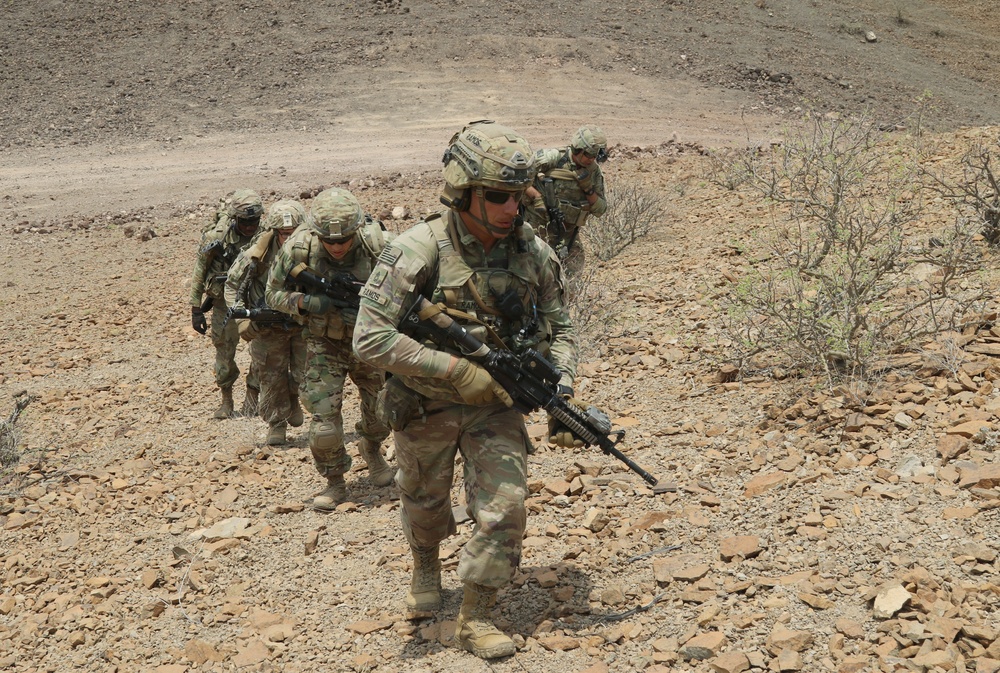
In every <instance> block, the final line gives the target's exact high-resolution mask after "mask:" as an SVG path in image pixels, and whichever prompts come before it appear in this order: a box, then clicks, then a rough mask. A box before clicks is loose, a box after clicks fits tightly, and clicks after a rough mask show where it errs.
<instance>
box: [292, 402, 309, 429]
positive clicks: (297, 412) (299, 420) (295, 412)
mask: <svg viewBox="0 0 1000 673" xmlns="http://www.w3.org/2000/svg"><path fill="white" fill-rule="evenodd" d="M291 402H292V413H291V414H289V415H288V424H289V425H290V426H292V427H293V428H297V427H299V426H301V425H302V424H303V423H305V422H306V417H305V416H304V415H303V414H302V405H301V404H299V396H298V395H292V399H291Z"/></svg>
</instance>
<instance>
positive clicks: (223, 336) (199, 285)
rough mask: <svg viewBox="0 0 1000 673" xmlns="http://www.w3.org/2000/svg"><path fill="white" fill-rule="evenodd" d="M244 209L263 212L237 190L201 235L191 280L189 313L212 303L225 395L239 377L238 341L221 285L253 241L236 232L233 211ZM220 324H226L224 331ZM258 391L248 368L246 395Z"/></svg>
mask: <svg viewBox="0 0 1000 673" xmlns="http://www.w3.org/2000/svg"><path fill="white" fill-rule="evenodd" d="M244 207H246V208H250V209H256V208H260V209H261V210H262V207H261V205H260V197H259V196H257V194H256V193H255V192H252V191H251V190H249V189H240V190H237V191H236V192H234V193H233V197H232V201H231V202H230V204H229V206H228V208H227V209H226V210H225V212H223V213H221V216H220V217H218V219H217V221H216V222H215V224H212V225H210V226H209V227H208V228H207V229H206V230H205V232H204V233H203V234H202V237H201V243H200V244H199V246H198V257H197V260H196V261H195V265H194V272H193V274H192V277H191V307H192V309H194V310H200V307H201V303H202V295H203V294H204V295H208V296H209V297H211V298H212V299H213V300H214V301H213V305H212V344H213V345H214V346H215V382H216V384H217V385H218V386H219V388H221V389H222V390H223V391H224V394H225V393H226V392H227V391H230V390H231V389H232V386H233V384H234V383H235V382H236V379H238V378H239V376H240V370H239V367H237V365H236V346H237V344H239V341H240V337H239V332H238V331H237V327H236V324H235V323H226V311H227V309H228V307H227V305H226V299H225V295H224V283H225V279H226V276H227V274H228V272H229V267H230V265H231V264H232V263H233V261H234V260H235V259H236V256H237V255H238V254H239V252H240V251H241V250H243V248H245V247H247V246H248V245H249V244H250V241H251V240H252V239H253V234H251V235H249V236H244V235H242V234H241V233H240V232H239V231H238V230H237V228H236V217H235V212H236V209H239V208H244ZM223 324H226V327H225V328H224V329H223V327H222V326H223ZM258 389H259V385H258V383H257V376H256V373H255V372H254V370H253V367H252V366H251V368H250V371H249V372H247V392H248V395H250V394H251V391H253V393H256V391H257V390H258ZM230 394H231V393H230Z"/></svg>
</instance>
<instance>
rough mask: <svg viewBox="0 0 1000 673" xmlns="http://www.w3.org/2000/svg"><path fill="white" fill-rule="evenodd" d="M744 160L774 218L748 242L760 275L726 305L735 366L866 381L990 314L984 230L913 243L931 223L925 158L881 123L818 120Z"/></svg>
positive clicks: (964, 227)
mask: <svg viewBox="0 0 1000 673" xmlns="http://www.w3.org/2000/svg"><path fill="white" fill-rule="evenodd" d="M737 161H739V162H740V163H741V164H742V166H741V167H740V170H742V171H745V173H746V174H747V175H748V176H749V178H748V181H747V183H746V188H747V189H749V190H751V191H753V192H756V194H757V195H758V196H759V197H760V198H762V199H764V200H765V201H766V202H767V203H768V204H769V205H770V206H771V212H772V216H773V218H774V222H773V225H772V226H771V227H769V228H767V229H766V230H765V231H763V232H762V233H761V234H759V235H758V236H757V237H756V239H755V240H754V241H752V242H751V243H749V244H748V248H749V255H750V256H751V258H754V260H755V261H754V264H753V268H752V269H751V271H750V272H749V273H748V274H747V275H746V276H745V277H744V278H743V279H742V281H741V282H740V283H738V284H737V286H736V287H735V288H734V289H733V291H732V293H731V295H730V297H729V299H728V307H727V308H728V315H727V320H726V336H727V338H728V340H729V341H730V342H731V344H730V346H731V348H730V352H731V354H732V357H733V359H734V360H736V361H737V364H739V365H741V366H743V365H745V364H746V362H747V361H749V360H750V359H752V358H755V357H756V358H757V360H758V361H759V360H760V357H757V356H762V355H767V356H768V357H774V356H778V355H780V356H781V357H780V361H781V363H782V364H785V365H792V366H796V367H803V368H805V369H807V370H809V371H814V372H822V373H824V374H826V376H827V377H828V378H829V380H830V381H831V382H832V381H834V380H841V379H852V378H853V379H863V378H867V377H870V376H871V375H872V371H873V368H875V367H876V366H877V365H878V363H879V362H880V361H881V360H882V359H883V358H884V357H885V356H886V355H887V354H889V353H894V352H898V351H899V350H901V349H903V348H905V347H906V346H907V345H908V344H910V343H911V342H912V341H913V340H915V339H918V338H921V337H925V336H928V335H931V334H936V333H938V332H940V331H942V330H946V329H955V328H957V327H960V326H961V323H962V321H963V320H964V319H965V317H966V316H967V315H968V314H970V312H972V311H975V310H978V309H979V308H980V304H981V300H982V299H983V298H984V294H985V293H984V289H983V287H982V284H981V283H979V282H977V280H976V278H975V276H976V274H977V273H978V270H979V264H980V255H979V250H978V248H977V246H976V245H975V244H974V240H973V234H974V231H973V230H972V228H970V226H969V225H968V222H967V221H964V220H963V221H959V222H957V223H956V224H955V225H954V226H953V227H952V228H951V230H949V231H948V232H945V233H942V234H941V235H940V236H939V237H937V238H933V239H931V240H930V241H927V242H919V241H914V240H910V239H909V238H908V237H907V234H906V232H907V230H908V228H909V227H910V225H912V224H913V223H914V222H916V221H917V220H918V219H919V218H920V214H921V190H920V185H919V182H918V180H917V176H918V172H919V171H918V167H917V165H918V164H917V160H916V153H915V151H913V150H912V148H910V147H908V146H907V145H906V144H904V143H887V142H886V138H885V136H884V134H882V133H881V132H879V131H878V129H877V128H876V127H875V125H874V124H873V123H872V122H871V120H868V119H861V120H849V121H840V120H827V119H813V120H811V123H810V125H809V126H808V128H807V129H806V130H805V131H803V132H800V133H797V134H792V135H790V136H789V138H788V140H787V141H786V143H785V144H784V145H782V146H780V147H776V148H772V149H771V151H770V152H765V153H758V152H745V153H743V154H742V155H741V156H740V157H739V158H738V159H737Z"/></svg>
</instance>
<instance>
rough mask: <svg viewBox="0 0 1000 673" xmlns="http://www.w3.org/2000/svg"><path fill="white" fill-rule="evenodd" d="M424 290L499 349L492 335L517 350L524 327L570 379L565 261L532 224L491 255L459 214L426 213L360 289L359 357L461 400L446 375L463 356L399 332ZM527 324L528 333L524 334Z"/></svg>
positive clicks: (573, 347) (437, 395)
mask: <svg viewBox="0 0 1000 673" xmlns="http://www.w3.org/2000/svg"><path fill="white" fill-rule="evenodd" d="M418 295H423V296H425V297H427V298H428V299H430V300H431V301H432V302H434V303H444V304H445V305H447V306H448V308H449V309H454V310H455V311H456V312H455V313H452V315H453V317H455V319H456V320H457V321H458V322H459V323H461V324H463V326H465V327H466V329H468V330H469V332H470V333H472V334H474V335H475V336H477V338H479V339H480V340H482V341H484V342H485V343H487V344H490V345H491V346H494V347H496V346H497V344H496V343H495V342H494V341H493V338H492V337H491V335H490V332H492V334H494V335H496V336H497V337H499V338H500V339H501V340H502V341H503V342H504V344H506V345H507V346H509V347H514V348H518V347H519V346H520V345H521V344H519V343H518V341H519V335H520V333H522V332H523V331H527V332H528V334H527V339H526V343H524V345H527V346H532V347H535V348H536V349H537V350H539V351H540V352H542V353H543V354H546V355H547V356H548V357H549V359H550V360H551V361H552V363H553V364H554V365H555V366H556V367H558V368H559V370H560V371H562V372H563V373H564V375H565V376H564V383H565V384H566V385H571V384H572V380H573V378H574V377H575V376H576V364H577V359H578V357H579V347H578V345H577V340H576V332H575V330H574V329H573V325H572V322H571V321H570V317H569V312H568V310H567V308H566V304H565V292H564V287H563V280H562V267H561V265H560V263H559V260H558V259H557V258H556V255H555V253H554V252H553V251H552V249H551V248H550V247H549V246H548V245H547V244H546V243H545V242H544V241H542V240H541V239H540V238H537V237H536V236H535V235H534V233H533V232H532V230H531V227H530V226H528V225H522V226H521V227H520V229H519V230H517V231H516V232H515V233H513V234H511V235H510V236H509V237H507V238H505V239H503V240H501V241H498V242H497V244H496V245H495V246H494V247H493V249H492V250H491V251H490V252H489V253H488V254H487V253H486V251H485V249H484V247H483V245H482V243H480V242H479V240H478V239H476V238H475V237H474V236H473V235H472V234H471V233H469V231H468V230H467V229H466V227H465V225H464V224H463V223H462V221H461V218H460V217H458V215H456V214H455V213H454V212H452V211H445V212H444V213H442V214H438V215H435V216H432V217H429V218H427V219H426V220H424V221H423V222H420V223H418V224H417V225H416V226H414V227H413V228H411V229H410V230H408V231H407V232H406V233H404V234H402V235H400V236H399V238H397V239H396V240H395V241H394V242H393V243H392V244H391V245H389V246H388V247H386V249H385V250H384V251H383V252H382V254H381V255H380V256H379V259H378V265H377V266H376V267H375V270H374V271H373V272H372V275H371V277H369V279H368V283H367V284H366V285H365V288H364V289H363V290H362V291H361V309H360V312H359V315H358V322H357V325H356V326H355V329H354V349H355V352H356V353H357V355H358V357H360V358H361V359H362V360H364V361H366V362H368V363H369V364H371V365H374V366H376V367H379V368H380V369H384V370H386V371H388V372H390V373H392V374H394V375H396V376H399V377H400V379H401V380H402V381H403V383H405V384H406V385H407V386H408V387H410V388H411V389H413V390H415V391H417V392H419V393H421V394H422V395H424V396H425V397H428V398H430V399H437V400H448V401H451V402H455V403H456V404H461V403H462V401H461V397H460V396H458V394H457V392H456V391H455V389H454V387H453V386H452V385H451V384H450V383H449V382H447V381H446V380H444V378H443V377H444V376H445V373H446V372H447V368H448V364H449V362H450V360H451V356H452V355H456V356H458V357H461V353H459V352H458V351H457V350H455V349H454V348H452V347H450V346H449V345H447V344H446V345H444V346H443V347H439V346H438V345H436V344H434V343H433V342H430V341H426V342H418V341H415V340H414V339H413V338H411V337H410V336H408V335H405V334H402V333H400V332H399V330H398V326H399V324H400V321H401V319H402V318H403V316H404V315H405V314H406V312H407V311H408V310H409V308H410V307H411V306H412V305H413V303H414V301H415V300H416V298H417V296H418ZM515 304H516V305H517V306H514V305H515ZM459 311H460V312H461V313H458V312H459ZM526 325H527V327H528V328H531V329H525V330H522V328H525V327H526ZM488 328H489V329H488Z"/></svg>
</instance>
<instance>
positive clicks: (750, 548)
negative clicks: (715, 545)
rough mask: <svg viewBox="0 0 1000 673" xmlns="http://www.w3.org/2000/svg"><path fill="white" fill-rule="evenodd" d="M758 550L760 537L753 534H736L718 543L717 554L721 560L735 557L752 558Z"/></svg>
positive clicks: (758, 552)
mask: <svg viewBox="0 0 1000 673" xmlns="http://www.w3.org/2000/svg"><path fill="white" fill-rule="evenodd" d="M760 552H761V548H760V538H759V537H757V536H755V535H736V536H733V537H727V538H726V539H724V540H723V541H722V542H720V543H719V555H720V556H721V557H722V560H723V561H731V560H733V559H734V558H737V557H739V558H741V559H748V558H753V557H755V556H757V555H758V554H760Z"/></svg>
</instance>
